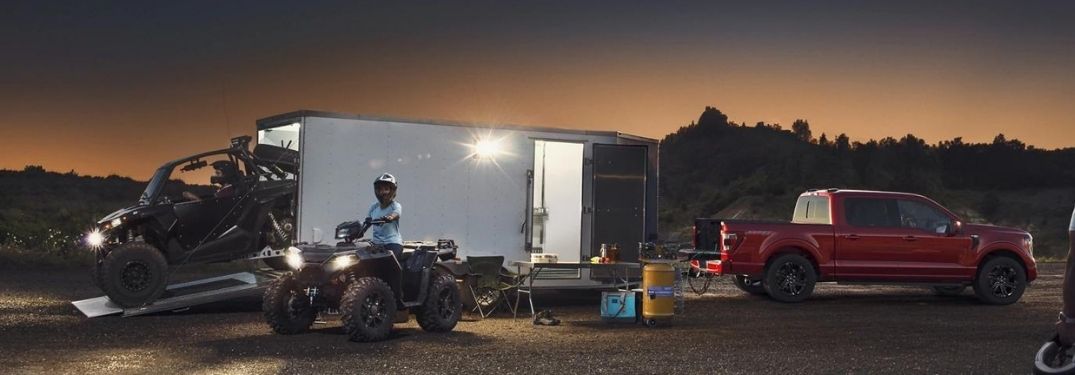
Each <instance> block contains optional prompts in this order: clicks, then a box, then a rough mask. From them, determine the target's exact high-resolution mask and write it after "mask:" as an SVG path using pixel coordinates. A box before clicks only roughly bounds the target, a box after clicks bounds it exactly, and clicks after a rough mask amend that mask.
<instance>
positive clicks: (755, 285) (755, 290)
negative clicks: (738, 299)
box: [735, 275, 765, 295]
mask: <svg viewBox="0 0 1075 375" xmlns="http://www.w3.org/2000/svg"><path fill="white" fill-rule="evenodd" d="M735 286H736V287H738V288H739V290H742V291H744V292H747V293H750V294H753V295H761V294H765V283H764V282H762V280H761V279H751V278H749V277H747V276H746V275H735Z"/></svg>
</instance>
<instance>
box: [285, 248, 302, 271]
mask: <svg viewBox="0 0 1075 375" xmlns="http://www.w3.org/2000/svg"><path fill="white" fill-rule="evenodd" d="M284 261H286V262H287V265H288V267H291V268H292V269H296V270H297V269H299V267H302V263H303V262H304V260H303V259H302V250H299V249H296V248H294V247H292V248H289V249H287V253H286V254H284Z"/></svg>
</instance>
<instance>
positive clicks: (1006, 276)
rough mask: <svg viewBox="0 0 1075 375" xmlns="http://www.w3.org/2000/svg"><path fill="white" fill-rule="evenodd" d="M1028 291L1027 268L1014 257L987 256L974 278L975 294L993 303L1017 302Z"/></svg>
mask: <svg viewBox="0 0 1075 375" xmlns="http://www.w3.org/2000/svg"><path fill="white" fill-rule="evenodd" d="M1024 291H1026V270H1025V269H1024V268H1023V265H1022V264H1020V263H1019V262H1018V261H1016V260H1015V259H1012V258H1008V257H1005V256H994V257H991V258H987V260H986V261H985V263H983V264H982V265H981V267H979V268H978V276H977V278H976V279H975V280H974V294H976V295H977V296H978V299H980V300H982V301H983V302H985V303H988V304H991V305H1008V304H1012V303H1015V302H1016V301H1018V300H1019V298H1020V297H1022V296H1023V292H1024Z"/></svg>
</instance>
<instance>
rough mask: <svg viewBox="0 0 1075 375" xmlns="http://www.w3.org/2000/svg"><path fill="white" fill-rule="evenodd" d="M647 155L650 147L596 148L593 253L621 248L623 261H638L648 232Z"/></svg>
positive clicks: (606, 146) (605, 146) (609, 146)
mask: <svg viewBox="0 0 1075 375" xmlns="http://www.w3.org/2000/svg"><path fill="white" fill-rule="evenodd" d="M646 151H647V149H646V146H633V145H605V144H595V145H594V147H593V166H594V168H593V197H594V198H593V202H594V207H593V242H592V243H591V245H590V246H591V249H593V251H595V252H596V251H598V249H600V248H601V244H619V249H620V259H621V260H623V261H636V260H638V243H639V242H643V241H644V240H645V231H646V222H645V217H646V215H645V209H646V168H647V165H646V163H647V162H646ZM594 255H596V254H594Z"/></svg>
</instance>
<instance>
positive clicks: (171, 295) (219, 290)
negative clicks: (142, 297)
mask: <svg viewBox="0 0 1075 375" xmlns="http://www.w3.org/2000/svg"><path fill="white" fill-rule="evenodd" d="M281 274H282V273H279V272H274V271H271V270H263V271H262V270H259V271H258V272H257V275H255V274H254V273H250V272H240V273H233V274H230V275H224V276H218V277H210V278H206V279H201V280H195V281H191V282H186V283H179V284H172V285H169V286H168V287H167V288H165V292H164V298H161V299H158V300H157V301H155V302H153V303H151V304H149V305H146V306H141V307H130V308H123V307H120V306H117V305H116V304H114V303H112V301H111V300H109V299H108V297H107V296H101V297H97V298H90V299H84V300H81V301H74V302H71V304H72V305H75V307H76V308H78V310H79V311H81V312H82V313H83V314H85V315H86V317H87V318H96V317H99V316H105V315H114V314H120V313H122V314H123V317H128V316H136V315H143V314H151V313H155V312H162V311H177V310H183V309H186V308H189V307H191V306H196V305H203V304H206V303H212V302H220V301H226V300H230V299H235V298H240V297H248V296H255V295H260V294H261V293H262V292H264V290H265V287H266V286H268V284H269V282H271V281H272V280H274V279H276V278H278V277H280V275H281Z"/></svg>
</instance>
